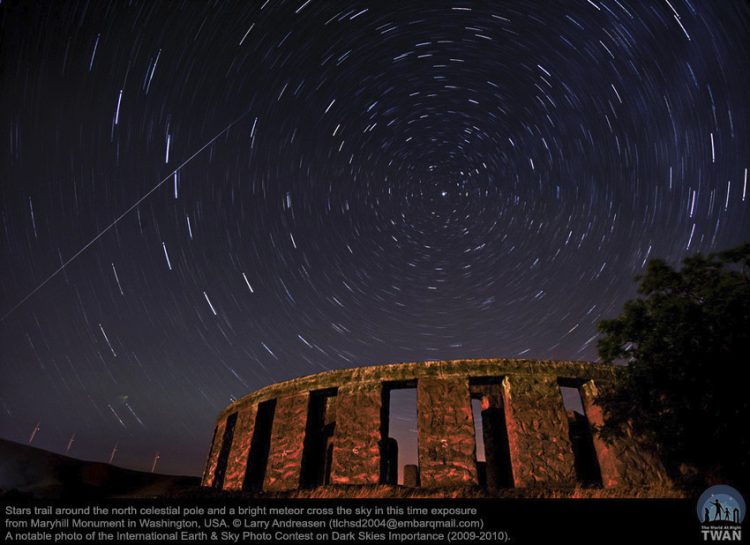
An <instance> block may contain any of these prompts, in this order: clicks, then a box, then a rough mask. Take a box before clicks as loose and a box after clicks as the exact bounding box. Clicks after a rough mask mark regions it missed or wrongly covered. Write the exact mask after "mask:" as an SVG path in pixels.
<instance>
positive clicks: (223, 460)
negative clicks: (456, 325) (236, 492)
mask: <svg viewBox="0 0 750 545" xmlns="http://www.w3.org/2000/svg"><path fill="white" fill-rule="evenodd" d="M236 424H237V413H232V414H230V415H229V416H228V417H227V423H226V426H225V427H224V435H223V437H222V439H221V450H220V451H219V459H218V460H217V462H216V473H214V485H213V487H214V488H218V489H219V490H221V488H222V487H223V486H224V475H225V474H226V472H227V463H228V462H229V451H230V450H231V448H232V440H233V439H234V427H235V425H236Z"/></svg>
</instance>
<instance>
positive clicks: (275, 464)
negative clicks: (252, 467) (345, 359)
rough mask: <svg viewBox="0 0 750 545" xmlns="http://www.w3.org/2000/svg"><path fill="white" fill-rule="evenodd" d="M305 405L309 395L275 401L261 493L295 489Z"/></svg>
mask: <svg viewBox="0 0 750 545" xmlns="http://www.w3.org/2000/svg"><path fill="white" fill-rule="evenodd" d="M309 403H310V393H309V392H302V393H299V394H293V395H289V396H285V397H280V398H278V399H277V400H276V411H275V413H274V417H273V427H272V429H271V449H270V451H269V453H268V466H267V468H266V478H265V480H264V482H263V490H264V491H283V490H293V489H295V488H298V487H299V478H300V470H301V468H302V450H303V448H304V441H305V427H306V425H307V408H308V405H309Z"/></svg>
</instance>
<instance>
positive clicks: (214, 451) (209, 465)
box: [201, 417, 227, 486]
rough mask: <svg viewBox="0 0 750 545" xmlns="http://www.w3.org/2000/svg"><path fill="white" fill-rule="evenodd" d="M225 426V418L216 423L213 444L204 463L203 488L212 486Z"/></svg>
mask: <svg viewBox="0 0 750 545" xmlns="http://www.w3.org/2000/svg"><path fill="white" fill-rule="evenodd" d="M226 426H227V419H226V417H224V418H222V419H221V420H220V421H219V422H217V423H216V429H215V430H214V442H213V443H212V444H211V452H209V453H208V462H206V472H205V473H204V474H203V482H202V483H201V484H202V485H203V486H213V484H214V477H216V464H217V463H218V461H219V452H220V451H221V443H222V441H223V440H224V430H225V429H226Z"/></svg>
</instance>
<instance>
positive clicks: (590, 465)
mask: <svg viewBox="0 0 750 545" xmlns="http://www.w3.org/2000/svg"><path fill="white" fill-rule="evenodd" d="M559 383H560V393H561V394H562V398H563V405H564V406H565V412H566V413H567V416H568V436H569V438H570V444H571V446H572V448H573V459H574V462H575V472H576V480H577V481H578V483H579V484H580V485H582V486H586V487H599V486H602V472H601V469H600V468H599V460H598V458H597V456H596V449H595V448H594V436H593V433H592V430H591V425H590V424H589V419H588V418H587V417H586V411H585V410H584V407H583V400H582V399H581V391H580V386H581V385H580V383H579V382H577V381H566V380H560V381H559Z"/></svg>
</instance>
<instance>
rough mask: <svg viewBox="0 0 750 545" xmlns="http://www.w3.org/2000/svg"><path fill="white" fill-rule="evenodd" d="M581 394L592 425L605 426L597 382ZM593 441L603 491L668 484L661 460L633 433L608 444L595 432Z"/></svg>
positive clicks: (581, 389)
mask: <svg viewBox="0 0 750 545" xmlns="http://www.w3.org/2000/svg"><path fill="white" fill-rule="evenodd" d="M580 392H581V401H582V402H583V408H584V411H585V412H586V418H588V421H589V424H591V426H593V427H598V426H601V425H602V424H603V423H604V414H603V411H602V408H601V407H600V406H599V405H597V403H596V396H597V394H598V391H597V388H596V384H595V382H594V381H593V380H590V381H588V382H586V383H584V384H583V385H582V386H581V388H580ZM593 439H594V450H596V457H597V459H598V460H599V468H600V469H601V473H602V485H603V486H604V488H614V487H618V486H624V487H637V486H644V485H649V484H651V485H654V484H666V483H667V482H668V480H669V479H668V477H667V474H666V471H665V470H664V466H663V465H662V464H661V462H660V461H659V459H658V458H657V457H656V456H655V454H654V453H653V452H652V451H651V450H650V449H649V448H647V447H646V446H645V445H643V444H641V443H640V442H639V441H638V440H637V439H636V438H634V437H633V436H632V434H629V435H628V436H627V437H624V438H618V439H614V440H611V441H610V442H606V441H604V440H603V439H602V438H601V437H600V436H599V434H597V433H594V434H593Z"/></svg>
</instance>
